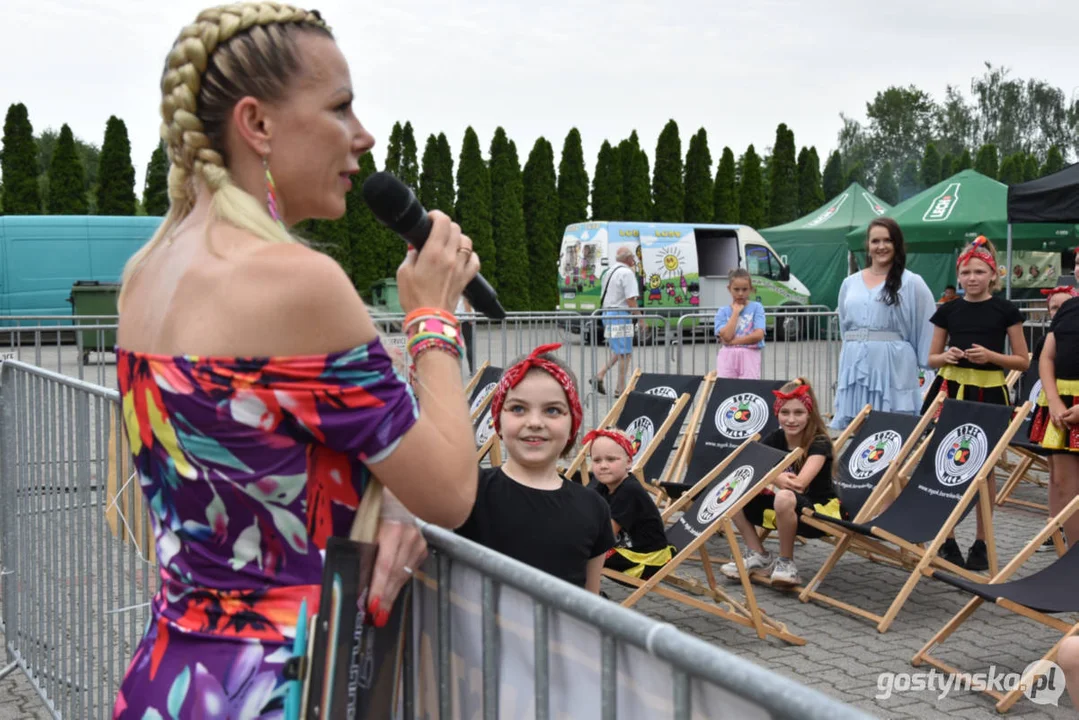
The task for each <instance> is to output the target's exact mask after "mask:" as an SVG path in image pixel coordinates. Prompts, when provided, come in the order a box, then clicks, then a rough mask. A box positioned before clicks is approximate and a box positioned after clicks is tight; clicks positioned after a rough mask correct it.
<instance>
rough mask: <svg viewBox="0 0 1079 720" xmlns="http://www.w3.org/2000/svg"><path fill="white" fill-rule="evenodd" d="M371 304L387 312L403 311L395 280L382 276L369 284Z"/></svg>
mask: <svg viewBox="0 0 1079 720" xmlns="http://www.w3.org/2000/svg"><path fill="white" fill-rule="evenodd" d="M371 304H372V305H374V306H375V307H378V308H381V309H382V310H383V311H384V312H388V313H404V308H402V307H401V301H400V300H399V299H398V297H397V281H396V280H393V279H391V278H384V279H382V280H378V281H376V282H374V283H372V284H371Z"/></svg>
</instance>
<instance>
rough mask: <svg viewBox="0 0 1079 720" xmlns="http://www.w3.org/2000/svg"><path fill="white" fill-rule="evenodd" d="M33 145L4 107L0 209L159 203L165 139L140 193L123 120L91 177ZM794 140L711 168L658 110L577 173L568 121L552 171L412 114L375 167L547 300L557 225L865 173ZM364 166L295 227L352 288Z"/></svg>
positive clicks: (752, 220) (704, 150) (666, 217)
mask: <svg viewBox="0 0 1079 720" xmlns="http://www.w3.org/2000/svg"><path fill="white" fill-rule="evenodd" d="M39 145H41V139H40V138H39V139H37V140H35V137H34V134H33V129H32V127H31V125H30V121H29V117H28V114H27V111H26V107H25V106H24V105H22V104H15V105H12V106H11V107H10V108H9V110H8V113H7V117H6V119H5V124H4V136H3V157H2V173H3V181H4V184H3V188H2V191H0V208H2V210H3V212H4V213H6V214H39V213H42V212H48V213H51V214H85V213H87V212H96V213H98V214H109V215H133V214H137V213H138V214H141V213H145V214H150V215H163V214H164V213H165V212H166V211H167V209H168V194H167V187H166V183H167V174H168V166H167V160H166V154H165V149H164V146H163V145H159V146H158V147H157V148H156V149H155V150H154V152H153V154H152V156H151V159H150V162H149V165H148V166H147V172H146V183H145V188H144V193H143V198H142V202H141V203H139V201H138V200H137V199H136V196H135V191H134V183H135V180H134V168H133V166H132V163H131V147H130V143H129V141H128V137H127V129H126V127H125V125H124V123H123V121H122V120H120V119H118V118H116V117H110V118H109V120H108V123H107V124H106V130H105V138H104V143H103V144H102V147H101V151H100V160H99V162H98V167H97V168H96V178H95V179H96V181H95V182H93V183H90V182H89V180H88V172H87V169H86V168H85V167H84V166H83V165H84V163H83V161H82V159H81V158H80V154H81V155H82V156H83V157H85V156H86V155H85V153H84V152H83V153H80V152H79V150H80V149H82V148H84V146H85V144H82V143H80V142H79V141H78V140H77V139H75V138H74V137H73V135H72V133H71V130H70V128H69V127H68V126H67V125H64V126H63V127H62V128H61V130H60V133H59V137H58V139H57V141H56V143H55V147H54V148H53V149H52V152H51V156H50V157H49V158H48V163H47V165H48V166H47V167H45V168H43V167H41V166H42V164H43V162H42V159H41V158H40V157H39V155H40V154H41V153H39V147H38V146H39ZM796 147H797V146H796V144H795V139H794V132H793V131H792V130H791V129H790V128H789V127H788V126H787V125H786V124H780V125H779V126H778V127H777V128H776V135H775V142H774V144H773V145H772V146H771V147H770V148H767V149H766V150H765V153H764V155H763V156H762V155H761V154H759V153H758V152H757V150H756V148H755V147H754V146H753V145H750V146H749V147H748V148H747V149H746V150H745V152H744V153H742V154H741V155H740V156H738V157H737V158H736V157H735V154H734V152H733V151H732V150H731V149H730V148H729V147H724V148H723V149H722V151H721V152H720V153H719V162H718V164H716V165H715V166H714V163H713V157H712V154H711V151H710V149H709V145H708V134H707V131H706V130H705V129H704V128H700V129H699V130H698V131H697V132H696V133H695V134H693V135H692V136H691V137H690V140H689V143H688V148H687V151H686V154H685V156H683V155H682V140H681V137H680V133H679V128H678V124H677V123H676V122H675V121H674V120H670V121H669V122H668V123H667V124H666V126H665V127H664V128H663V131H662V132H661V133H660V135H659V138H658V141H657V144H656V150H655V154H654V158H655V164H654V167H653V168H650V167H649V158H648V154H647V153H646V152H645V151H644V149H642V148H641V146H640V142H639V139H638V136H637V133H636V131H634V132H632V133H631V134H630V136H629V137H628V138H625V139H622V140H620V141H618V142H617V143H612V142H610V141H606V140H605V141H604V142H603V144H602V146H601V147H600V150H599V154H598V157H597V160H596V165H595V171H594V175H593V177H592V178H591V179H590V178H589V175H588V171H587V169H586V167H585V160H584V153H583V150H582V145H581V136H580V133H579V132H578V131H577V129H576V128H574V129H572V130H570V131H569V133H568V134H567V136H566V138H565V140H564V142H563V144H562V150H561V156H560V159H559V162H558V167H557V172H556V168H555V154H554V148H553V146H552V145H551V143H550V142H549V141H548V140H547V139H545V138H542V137H541V138H539V139H537V140H536V141H535V143H534V144H533V146H532V149H531V151H530V152H529V154H528V158H527V159H526V160H525V163H524V166H523V168H522V165H521V155H520V154H519V153H518V150H517V146H516V144H515V143H514V142H513V140H511V139H510V138H509V137H507V135H506V132H505V131H504V130H503V129H502V128H501V127H499V128H498V129H496V131H495V133H494V137H493V138H492V140H491V143H490V145H489V147H488V151H487V156H486V158H485V157H484V153H483V151H482V149H481V145H480V140H479V137H478V136H477V135H476V133H475V131H474V130H473V129H472V128H471V127H470V128H468V129H467V130H466V131H465V135H464V138H463V141H462V145H461V151H460V154H459V156H458V159H457V167H456V173H455V171H454V170H455V168H454V158H453V153H452V151H451V148H450V144H449V141H448V140H447V138H446V136H445V134H443V133H439V134H438V135H437V136H436V135H434V134H431V135H429V136H428V137H427V140H426V143H425V145H424V148H423V153H422V156H420V155H419V153H418V145H417V142H416V137H415V132H414V129H413V127H412V124H411V123H409V122H406V123H404V124H403V125H402V124H400V123H397V124H395V125H394V127H393V130H392V132H391V134H390V138H389V142H388V150H387V154H386V164H385V169H386V170H388V171H390V172H392V173H394V174H395V175H397V176H398V177H400V178H401V179H402V180H403V181H404V182H405V183H406V184H408V185H410V186H412V187H414V188H416V190H417V193H418V195H419V197H420V200H421V201H422V202H423V204H424V205H425V207H427V208H428V209H431V210H435V209H438V210H442V211H444V212H446V213H447V214H449V215H451V216H452V217H453V218H454V219H455V220H456V221H457V222H458V223H460V225H461V227H462V229H463V230H464V232H465V233H466V234H467V235H469V237H471V238H472V241H473V243H474V245H475V248H476V251H477V252H478V253H479V255H480V257H481V258H482V260H483V266H484V275H485V276H486V277H487V278H488V279H489V280H490V281H491V283H492V285H494V286H495V288H496V289H501V295H502V299H503V304H504V305H505V306H506V307H507V309H511V310H527V309H553V308H554V307H555V306H556V305H557V302H558V297H557V271H556V268H557V257H558V251H559V243H560V239H561V236H562V231H563V229H564V228H565V227H566V226H567V225H569V224H572V223H575V222H581V221H584V220H589V219H594V220H614V219H618V220H645V221H649V220H650V221H655V222H695V223H704V222H715V223H744V224H746V225H750V226H752V227H757V228H761V227H769V226H773V225H780V224H783V223H786V222H790V221H791V220H794V219H796V218H798V217H800V216H802V215H805V214H807V213H809V212H811V211H813V210H814V209H816V208H818V207H819V206H820V205H822V204H823V203H824V202H825V200H826V198H830V197H834V196H835V195H836V194H838V193H839V192H841V191H842V190H843V189H844V188H845V187H846V185H848V184H849V183H850V182H854V181H858V182H861V183H862V184H866V183H865V178H864V177H863V175H864V173H863V172H862V171H861V169H860V166H859V165H854V166H853V167H851V168H850V169H849V170H847V172H845V173H844V171H843V168H844V163H843V158H842V157H841V156H840V154H839V152H838V151H835V152H833V153H832V154H831V155H830V156H829V158H828V162H827V163H826V165H825V168H824V171H823V172H822V171H821V167H820V158H819V156H818V154H817V150H816V148H814V147H808V148H807V147H802V148H801V149H800V150H799V151H797V152H796ZM1020 155H1021V154H1020ZM1020 155H1015V156H1009V157H1007V158H1004V160H1003V161H1002V162H1001V161H999V160H998V158H997V152H996V148H995V147H994V146H992V145H987V146H984V147H982V148H980V149H979V150H978V152H977V155H976V157H975V158H973V159H972V157H971V153H970V151H969V150H968V151H966V152H964V153H963V155H961V156H960V157H958V158H953V157H951V156H947V155H946V156H944V157H940V155H939V153H937V151H936V148H935V147H934V146H933V144H932V143H930V144H929V145H928V146H927V147H926V149H925V153H924V155H923V157H922V159H921V162H920V163H918V162H915V161H911V162H908V163H907V165H906V166H905V167H904V168H903V170H902V172H901V174H900V176H899V178H898V181H897V179H896V176H895V172H894V170H893V169H892V168H891V167H890V166H889V165H888V164H887V163H885V165H884V167H883V168H881V170H880V172H879V173H878V175H877V177H876V178H875V180H876V182H875V183H874V190H875V192H876V193H877V194H878V195H879V196H880V197H881V199H882V200H885V201H886V202H889V203H893V204H894V203H896V202H898V201H900V200H902V199H905V198H906V197H909V196H910V195H913V194H914V193H916V192H918V191H920V190H921V189H923V188H925V187H929V186H931V185H933V184H936V182H939V181H940V180H941V179H943V178H945V177H948V176H950V175H951V174H953V173H954V172H958V171H959V170H962V169H965V168H968V167H974V168H975V169H977V170H979V171H980V172H983V173H984V174H986V175H989V176H990V177H994V178H999V179H1000V180H1002V181H1003V182H1009V183H1012V182H1021V181H1024V180H1028V179H1032V178H1033V177H1037V176H1038V175H1040V174H1045V173H1048V172H1054V171H1055V170H1057V169H1060V168H1061V167H1063V164H1064V159H1063V157H1062V155H1061V154H1060V152H1059V151H1058V150H1056V148H1055V147H1054V148H1051V149H1050V152H1049V155H1048V157H1047V158H1046V159H1045V161H1044V162H1042V163H1040V162H1039V161H1038V159H1037V158H1035V157H1033V156H1026V155H1022V156H1020ZM713 167H715V172H714V173H713ZM375 170H376V167H375V161H374V158H372V157H371V156H370V155H365V156H364V157H363V158H362V159H361V173H360V176H359V177H357V178H355V179H354V187H353V190H352V192H351V193H350V195H349V198H348V211H347V213H346V215H345V216H344V217H342V218H340V219H339V220H336V221H332V222H331V221H313V222H308V223H304V224H303V226H301V227H300V228H298V230H299V231H300V232H301V233H302V234H304V235H306V236H307V237H308V238H309V239H311V240H312V242H313V243H315V244H316V245H317V246H318V247H320V248H322V249H324V250H325V251H326V252H328V253H329V254H331V255H333V256H334V257H335V258H336V259H337V260H338V261H339V262H340V263H341V264H342V266H343V267H344V268H345V270H346V271H347V272H348V273H349V275H350V277H351V278H352V279H353V282H354V283H355V284H356V287H357V288H358V289H360V291H361V292H365V293H366V291H367V290H368V289H369V288H370V286H371V284H372V283H374V282H375V281H377V280H379V279H381V278H385V277H393V275H394V274H395V270H396V267H397V264H398V263H399V262H400V259H401V257H402V255H403V246H402V243H401V241H400V239H399V238H397V237H396V236H395V235H392V234H391V233H390V232H389V231H387V230H385V229H384V228H383V227H382V226H381V225H380V224H379V223H378V222H377V221H376V220H375V219H374V217H373V216H372V215H371V213H370V211H369V210H368V209H367V207H366V204H365V203H364V202H363V200H362V197H361V193H360V188H361V186H362V183H363V180H364V179H365V178H366V177H367V176H368V175H370V174H371V173H372V172H375Z"/></svg>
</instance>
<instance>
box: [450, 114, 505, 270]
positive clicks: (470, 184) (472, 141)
mask: <svg viewBox="0 0 1079 720" xmlns="http://www.w3.org/2000/svg"><path fill="white" fill-rule="evenodd" d="M455 219H456V220H457V223H458V224H459V225H460V226H461V230H462V231H463V232H464V234H465V235H467V236H468V237H469V238H471V239H472V249H473V250H474V251H475V252H476V254H477V255H479V256H480V261H481V262H482V263H483V276H484V277H485V278H487V280H488V282H490V283H491V286H492V287H494V289H495V290H498V259H497V255H496V252H495V243H494V238H493V236H492V230H491V175H490V172H489V171H488V169H487V163H485V162H484V160H483V153H482V152H481V151H480V139H479V138H478V137H477V136H476V131H475V130H473V129H472V126H469V127H467V128H466V129H465V137H464V140H463V142H462V143H461V159H460V162H458V164H457V213H456V216H455Z"/></svg>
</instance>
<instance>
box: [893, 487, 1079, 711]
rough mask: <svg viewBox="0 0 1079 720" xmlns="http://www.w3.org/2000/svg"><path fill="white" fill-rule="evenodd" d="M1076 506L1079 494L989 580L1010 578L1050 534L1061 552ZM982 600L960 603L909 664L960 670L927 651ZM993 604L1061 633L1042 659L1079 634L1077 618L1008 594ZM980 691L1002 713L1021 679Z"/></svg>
mask: <svg viewBox="0 0 1079 720" xmlns="http://www.w3.org/2000/svg"><path fill="white" fill-rule="evenodd" d="M1077 510H1079V497H1077V498H1072V500H1071V502H1069V503H1068V504H1067V505H1066V506H1065V507H1064V509H1063V510H1061V511H1060V512H1059V513H1058V514H1057V515H1056V516H1055V517H1053V518H1051V519H1050V520H1049V522H1048V523H1046V525H1045V527H1043V528H1042V530H1041V532H1039V533H1038V534H1037V535H1035V536H1034V539H1033V540H1031V541H1030V542H1029V543H1027V544H1026V547H1024V548H1023V549H1022V550H1021V551H1020V552H1019V554H1018V555H1016V556H1015V557H1014V558H1012V561H1011V562H1010V563H1008V564H1007V565H1006V566H1004V568H1003V569H1001V571H1000V572H999V573H997V574H996V575H994V576H993V578H992V580H990V581H989V583H988V584H991V585H995V584H999V583H1003V582H1005V581H1007V580H1009V579H1010V578H1011V576H1012V575H1013V574H1015V572H1016V571H1017V570H1018V569H1019V568H1020V567H1022V566H1023V564H1024V563H1026V561H1027V560H1029V559H1030V558H1031V556H1032V555H1034V553H1036V552H1037V551H1038V548H1040V547H1041V545H1042V543H1044V542H1045V541H1046V540H1047V539H1048V538H1050V537H1052V538H1053V544H1054V546H1055V547H1056V549H1057V553H1058V554H1062V553H1063V552H1064V544H1063V542H1062V541H1061V531H1062V529H1063V527H1064V523H1065V522H1067V521H1068V519H1069V518H1071V516H1072V515H1074V514H1075V512H1076V511H1077ZM984 602H986V600H985V598H982V597H978V596H975V597H973V598H972V599H971V600H970V602H968V603H967V604H966V605H965V606H964V607H963V609H962V610H960V611H959V612H958V613H956V615H955V617H953V618H952V619H951V620H949V621H948V622H947V623H946V624H945V625H944V627H943V628H941V629H940V632H938V633H937V634H936V635H934V636H933V637H932V639H930V641H929V642H927V643H926V644H925V646H924V647H923V648H922V649H921V650H919V651H918V652H917V653H916V654H915V655H914V657H913V658H911V661H910V662H911V664H912V665H914V666H915V667H920V666H921V665H922V663H926V664H928V665H932V666H933V667H935V668H937V669H939V670H941V671H942V672H945V673H954V674H958V673H959V672H961V671H960V670H958V669H956V668H954V667H952V666H951V665H948V664H946V663H944V662H942V661H941V660H939V659H937V658H935V657H933V656H932V655H930V654H929V651H930V650H932V649H933V647H934V646H936V645H939V644H941V643H943V642H944V641H945V640H946V639H947V638H948V637H949V636H950V635H951V634H952V633H954V632H955V631H956V630H958V629H959V627H960V626H961V625H962V624H963V623H964V622H966V621H967V620H968V619H969V618H970V616H971V615H973V614H974V612H975V611H976V610H977V609H978V608H979V607H981V605H982V603H984ZM994 604H995V605H997V606H998V607H1002V608H1004V609H1006V610H1011V611H1012V612H1014V613H1016V614H1017V615H1022V616H1023V617H1025V618H1029V619H1030V620H1034V621H1035V622H1039V623H1041V624H1042V625H1045V626H1047V627H1050V628H1052V629H1054V630H1057V631H1058V632H1061V633H1063V635H1062V637H1061V638H1060V640H1058V641H1057V642H1056V644H1054V645H1053V646H1052V647H1051V648H1050V649H1049V651H1048V652H1047V653H1045V655H1043V656H1042V657H1041V659H1042V660H1044V661H1048V662H1056V658H1057V652H1058V650H1059V649H1060V644H1061V643H1062V642H1064V640H1065V639H1066V638H1069V637H1072V636H1073V635H1076V634H1079V622H1075V623H1068V622H1065V621H1063V620H1061V619H1059V618H1056V617H1053V616H1052V615H1050V614H1048V613H1044V612H1041V611H1039V610H1033V609H1031V608H1029V607H1027V606H1025V605H1021V604H1019V603H1016V602H1013V601H1011V600H1008V599H1007V598H997V600H996V602H995V603H994ZM1077 607H1079V604H1077ZM982 692H984V693H985V694H986V695H989V696H990V697H992V698H994V699H995V700H996V701H997V704H996V709H997V712H1000V713H1005V712H1008V710H1010V709H1011V707H1012V705H1014V704H1015V703H1016V702H1017V701H1018V700H1019V698H1021V697H1023V683H1022V682H1020V683H1019V686H1018V687H1016V688H1015V689H1013V690H1012V691H1010V692H1008V693H1001V692H998V691H996V690H993V689H992V688H986V689H984V690H982Z"/></svg>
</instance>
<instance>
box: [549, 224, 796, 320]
mask: <svg viewBox="0 0 1079 720" xmlns="http://www.w3.org/2000/svg"><path fill="white" fill-rule="evenodd" d="M623 245H625V246H628V247H631V248H633V249H634V250H635V252H636V253H637V261H638V263H637V270H638V273H639V274H640V278H641V285H642V288H643V290H642V293H641V295H642V301H643V302H642V304H643V306H644V307H645V308H656V309H659V308H664V309H683V310H684V312H687V313H688V312H693V311H694V310H696V309H697V308H717V307H722V306H724V305H728V304H730V302H731V295H730V291H728V290H727V276H728V275H729V274H730V271H731V270H733V269H735V268H739V267H740V268H745V269H746V270H748V271H749V274H750V275H751V276H752V278H753V287H754V294H753V299H754V300H757V301H758V302H760V303H761V304H762V305H766V306H776V305H791V306H793V305H807V304H809V289H808V288H806V286H805V285H803V284H802V283H801V282H800V281H799V280H798V278H796V277H794V276H793V275H792V274H791V271H790V268H789V267H788V266H787V265H786V264H785V263H783V262H781V261H780V258H779V256H778V255H776V252H775V250H773V249H772V246H771V245H769V244H768V241H767V240H765V239H764V238H763V237H761V235H760V233H758V232H757V231H756V230H754V229H753V228H751V227H749V226H748V225H695V224H683V223H642V222H587V223H577V224H575V225H570V226H568V227H567V228H566V231H565V233H564V234H563V236H562V249H561V252H560V253H559V257H558V282H559V305H558V307H559V309H560V310H574V311H577V312H580V313H582V314H591V313H592V312H594V311H595V310H597V309H599V305H600V303H599V301H600V293H601V286H600V278H601V277H602V275H603V271H604V270H606V269H607V268H608V266H609V264H610V263H612V262H614V257H615V254H616V253H617V252H618V248H620V247H622V246H623ZM667 311H668V312H669V311H670V310H667Z"/></svg>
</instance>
